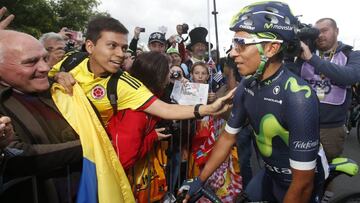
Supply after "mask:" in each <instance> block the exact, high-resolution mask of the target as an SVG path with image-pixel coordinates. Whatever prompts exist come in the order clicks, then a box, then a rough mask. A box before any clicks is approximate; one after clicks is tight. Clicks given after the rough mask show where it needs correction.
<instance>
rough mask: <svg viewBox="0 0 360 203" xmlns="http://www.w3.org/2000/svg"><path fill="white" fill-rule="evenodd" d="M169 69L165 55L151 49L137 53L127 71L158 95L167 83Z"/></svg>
mask: <svg viewBox="0 0 360 203" xmlns="http://www.w3.org/2000/svg"><path fill="white" fill-rule="evenodd" d="M169 71H170V70H169V60H168V58H167V56H166V55H165V54H162V53H159V52H154V51H151V52H146V53H142V54H140V55H138V56H137V58H136V59H135V61H134V63H133V65H132V67H131V69H130V71H129V73H130V74H131V75H132V76H133V77H135V78H137V79H139V80H140V81H141V82H142V83H143V84H144V85H145V86H146V87H147V88H148V89H149V90H150V91H151V92H152V93H153V94H155V95H157V96H159V95H160V94H162V93H163V91H164V89H165V87H166V85H167V81H168V77H169Z"/></svg>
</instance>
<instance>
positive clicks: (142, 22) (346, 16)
mask: <svg viewBox="0 0 360 203" xmlns="http://www.w3.org/2000/svg"><path fill="white" fill-rule="evenodd" d="M207 2H208V1H207V0H102V4H101V5H100V6H99V10H101V11H107V12H108V13H110V14H111V16H112V17H114V18H116V19H118V20H120V22H122V23H123V24H124V25H125V26H126V27H127V28H128V29H129V31H130V35H129V42H130V40H131V38H132V36H133V30H134V28H135V26H139V27H145V28H146V32H145V33H142V34H141V35H140V41H141V42H142V43H144V44H147V40H148V36H149V34H150V33H152V32H155V31H159V27H160V26H165V27H167V32H166V36H167V38H168V37H169V36H170V35H172V34H175V33H176V31H175V27H176V25H177V24H182V23H184V22H185V23H187V24H189V27H190V30H191V29H192V28H194V27H195V26H199V25H201V26H204V27H208V10H207ZM252 2H256V1H250V0H217V1H216V9H217V11H218V13H219V14H218V15H217V19H218V36H219V49H220V52H221V53H223V51H224V49H226V48H228V47H229V46H230V44H231V38H232V36H233V32H231V31H230V30H229V28H228V27H229V23H230V20H231V17H232V16H233V15H234V14H236V13H237V12H238V11H240V9H241V8H242V7H244V6H246V5H248V4H250V3H252ZM283 2H286V3H288V4H289V5H290V8H291V9H292V12H293V14H294V15H302V16H303V17H301V18H300V19H301V21H302V22H304V23H311V24H314V22H315V21H316V20H317V19H319V18H323V17H331V18H334V19H335V20H336V21H337V23H338V27H339V29H340V33H339V39H340V40H341V41H343V42H345V43H347V44H349V45H352V46H355V47H356V49H360V10H359V6H357V5H358V4H359V3H358V2H357V3H356V1H355V0H340V1H334V0H311V1H310V0H301V1H300V0H284V1H283ZM213 8H214V7H213V0H210V10H211V11H213ZM210 33H211V39H210V40H211V42H212V43H213V44H214V45H215V27H214V17H213V15H211V16H210Z"/></svg>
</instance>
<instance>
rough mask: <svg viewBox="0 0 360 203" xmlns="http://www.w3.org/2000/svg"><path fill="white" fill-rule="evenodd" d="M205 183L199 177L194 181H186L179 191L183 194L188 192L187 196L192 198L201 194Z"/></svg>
mask: <svg viewBox="0 0 360 203" xmlns="http://www.w3.org/2000/svg"><path fill="white" fill-rule="evenodd" d="M203 184H204V183H203V182H202V181H201V180H200V178H199V177H196V178H194V179H189V180H185V181H184V182H183V184H182V186H181V187H180V189H179V191H180V192H181V193H183V192H184V191H187V193H185V195H186V194H188V195H189V196H190V198H191V197H193V196H194V195H196V194H199V193H200V190H201V188H202V186H203Z"/></svg>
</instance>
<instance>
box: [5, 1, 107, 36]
mask: <svg viewBox="0 0 360 203" xmlns="http://www.w3.org/2000/svg"><path fill="white" fill-rule="evenodd" d="M99 5H100V3H99V1H98V0H1V3H0V7H2V6H6V7H7V9H8V10H9V12H10V13H12V14H14V15H15V20H14V21H13V22H12V23H11V24H10V28H11V29H15V30H19V31H22V32H26V33H29V34H31V35H33V36H34V37H37V38H38V37H39V36H40V35H41V34H42V33H46V32H58V31H60V29H61V28H62V27H67V28H69V29H72V30H79V31H84V29H85V27H86V24H87V22H88V20H89V18H90V17H91V16H94V15H98V14H103V15H109V14H107V13H100V12H98V11H97V10H96V9H97V6H99Z"/></svg>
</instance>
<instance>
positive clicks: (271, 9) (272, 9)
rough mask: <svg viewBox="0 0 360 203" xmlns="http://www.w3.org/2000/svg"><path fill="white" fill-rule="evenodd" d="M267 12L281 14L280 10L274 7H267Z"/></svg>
mask: <svg viewBox="0 0 360 203" xmlns="http://www.w3.org/2000/svg"><path fill="white" fill-rule="evenodd" d="M265 10H266V11H269V12H271V13H279V10H278V9H276V8H274V7H266V8H265Z"/></svg>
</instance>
